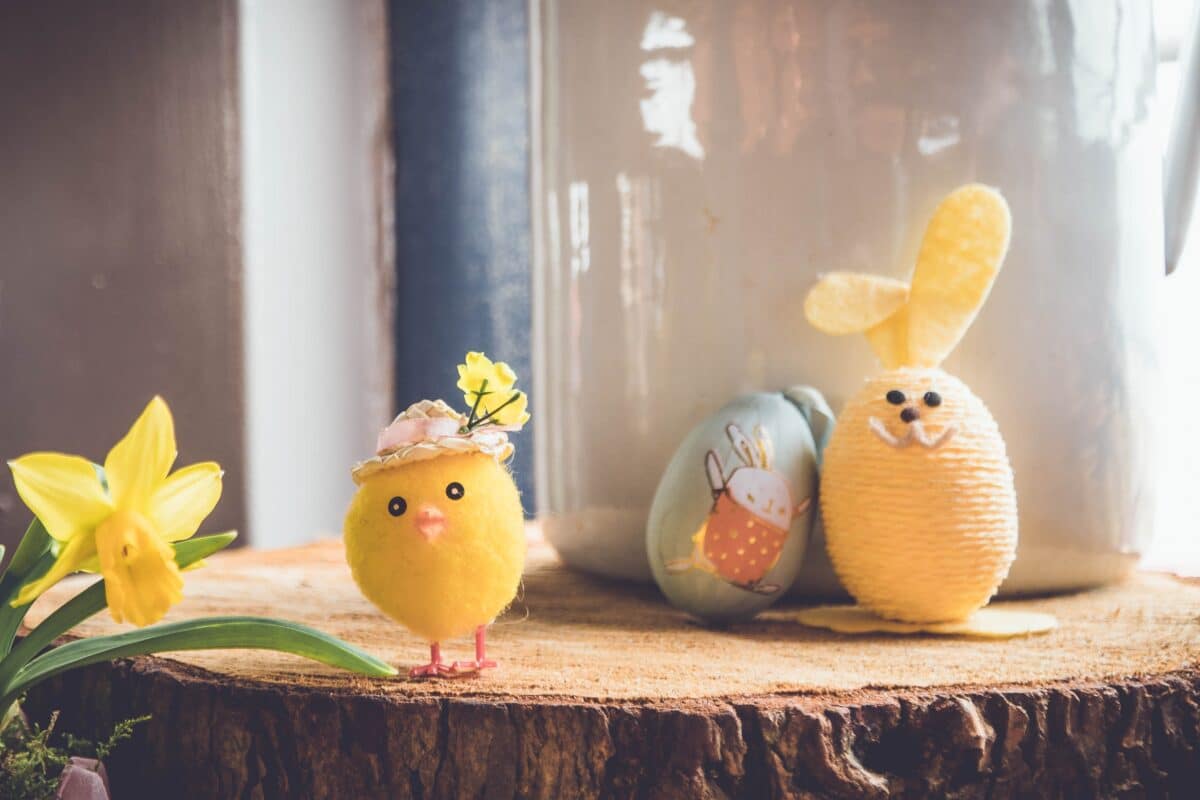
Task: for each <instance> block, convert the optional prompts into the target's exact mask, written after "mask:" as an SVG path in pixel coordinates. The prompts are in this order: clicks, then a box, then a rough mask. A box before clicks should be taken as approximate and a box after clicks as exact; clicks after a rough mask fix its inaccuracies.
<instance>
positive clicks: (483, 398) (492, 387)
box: [457, 352, 529, 427]
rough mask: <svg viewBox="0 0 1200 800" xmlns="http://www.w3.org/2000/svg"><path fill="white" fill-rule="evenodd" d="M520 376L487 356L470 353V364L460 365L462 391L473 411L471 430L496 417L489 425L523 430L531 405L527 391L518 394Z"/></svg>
mask: <svg viewBox="0 0 1200 800" xmlns="http://www.w3.org/2000/svg"><path fill="white" fill-rule="evenodd" d="M516 383H517V373H515V372H513V370H512V367H510V366H509V365H508V364H505V363H504V362H503V361H497V362H495V363H493V362H492V360H491V359H490V358H488V357H487V356H486V355H484V354H483V353H477V352H470V353H467V358H466V363H465V364H459V365H458V384H457V385H458V388H459V389H461V390H462V392H463V399H464V400H465V401H466V404H467V408H469V409H471V411H472V413H471V419H470V424H469V427H470V426H471V425H472V424H473V423H474V422H475V421H477V420H481V419H484V418H486V417H488V415H492V416H491V417H490V419H488V422H495V423H496V424H497V425H506V426H508V425H512V426H516V427H520V426H521V425H524V424H525V423H526V422H528V421H529V413H528V412H527V411H526V410H525V409H526V406H527V404H528V402H529V400H528V398H527V397H526V396H525V393H524V392H514V391H513V387H514V386H515V385H516Z"/></svg>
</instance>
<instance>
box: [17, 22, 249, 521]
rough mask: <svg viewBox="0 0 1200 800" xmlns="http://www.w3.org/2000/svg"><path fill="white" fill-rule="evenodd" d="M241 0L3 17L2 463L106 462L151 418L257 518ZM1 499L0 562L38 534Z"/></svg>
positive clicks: (232, 510)
mask: <svg viewBox="0 0 1200 800" xmlns="http://www.w3.org/2000/svg"><path fill="white" fill-rule="evenodd" d="M237 16H238V13H237V4H236V0H212V2H203V3H193V2H147V1H146V0H111V2H105V3H88V2H78V1H77V0H47V2H37V3H3V4H0V119H2V120H3V122H2V123H0V131H2V133H0V412H2V413H0V455H3V457H4V458H12V457H14V456H17V455H20V454H21V453H24V452H27V451H30V450H35V449H37V450H64V451H66V452H71V453H80V454H83V455H86V456H88V457H89V458H92V459H94V460H98V461H102V460H103V458H104V455H105V453H106V452H107V449H108V447H110V446H111V445H112V444H114V443H115V442H116V440H117V439H118V438H120V437H121V436H122V435H124V433H125V430H126V429H127V428H128V426H129V425H130V423H131V422H132V421H133V420H134V418H136V416H137V415H138V413H139V412H140V411H141V409H142V407H143V406H144V405H145V404H146V402H147V401H148V400H149V399H150V398H151V397H152V396H153V395H154V394H155V393H161V394H162V395H163V396H164V397H165V398H166V399H167V401H168V402H169V403H170V405H171V407H172V409H173V410H174V411H175V416H176V421H177V434H178V438H179V442H180V458H181V460H182V462H183V463H188V462H192V461H197V460H202V459H215V460H217V461H220V462H221V463H222V464H224V465H225V466H226V468H227V470H228V482H227V484H226V489H225V496H224V499H223V500H222V502H221V504H220V506H219V507H218V509H217V511H216V513H215V514H214V515H213V517H212V519H211V522H210V523H209V526H210V529H212V530H218V529H220V528H227V527H235V526H237V525H240V524H241V522H242V520H243V519H244V517H245V508H246V505H245V498H246V494H245V491H244V478H245V472H244V469H243V463H244V458H243V454H244V449H245V444H246V439H245V436H244V425H245V419H246V418H245V402H244V399H243V390H244V382H243V376H244V371H243V368H242V364H243V337H242V330H243V325H242V274H243V273H242V255H241V238H240V235H239V230H240V214H241V200H240V198H241V192H240V189H239V181H240V168H239V158H238V147H239V145H238V103H237V97H238V72H237V47H238V40H237ZM5 473H6V474H5V475H4V476H3V477H2V479H0V542H3V543H4V544H9V545H11V544H12V543H13V542H14V541H15V540H16V538H17V537H18V536H19V534H20V532H22V531H23V530H24V528H25V526H26V524H27V523H28V522H29V514H28V512H27V511H26V510H25V508H24V506H23V505H22V504H21V502H20V500H19V499H18V498H17V496H16V492H15V491H14V489H13V486H12V482H11V480H10V478H9V476H8V475H7V470H5Z"/></svg>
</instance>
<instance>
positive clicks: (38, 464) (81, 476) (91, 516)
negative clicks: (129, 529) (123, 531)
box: [8, 453, 113, 542]
mask: <svg viewBox="0 0 1200 800" xmlns="http://www.w3.org/2000/svg"><path fill="white" fill-rule="evenodd" d="M8 466H9V467H10V468H11V469H12V473H13V482H14V483H15V484H16V486H17V494H19V495H20V496H21V499H22V500H24V501H25V505H27V506H29V510H30V511H32V512H33V513H34V515H35V516H36V517H37V518H38V519H40V520H41V521H42V524H43V525H45V526H46V532H47V533H49V534H50V535H51V536H53V537H54V538H55V539H58V540H59V541H61V542H65V541H68V540H70V539H73V538H75V537H76V536H78V535H79V534H81V533H83V532H86V531H91V530H92V529H94V528H95V527H96V525H98V524H99V523H100V522H101V521H102V520H103V519H104V518H105V517H107V516H108V515H109V514H110V513H112V508H113V506H112V501H111V500H109V497H108V494H107V493H105V491H104V486H103V485H101V483H100V477H99V476H98V475H97V474H96V468H95V467H94V466H93V465H92V463H91V462H90V461H88V460H87V459H86V458H80V457H79V456H68V455H64V454H62V453H30V454H29V455H26V456H21V457H20V458H18V459H15V460H13V461H10V462H8Z"/></svg>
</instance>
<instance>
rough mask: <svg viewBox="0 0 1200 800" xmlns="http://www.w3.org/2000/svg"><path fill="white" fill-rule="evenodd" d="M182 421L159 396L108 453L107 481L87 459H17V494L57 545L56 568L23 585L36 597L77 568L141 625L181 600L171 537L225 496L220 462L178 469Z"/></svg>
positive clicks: (195, 524)
mask: <svg viewBox="0 0 1200 800" xmlns="http://www.w3.org/2000/svg"><path fill="white" fill-rule="evenodd" d="M175 456H176V451H175V424H174V422H173V420H172V419H171V411H170V409H169V408H168V407H167V404H166V402H165V401H163V399H162V398H161V397H155V398H154V399H153V400H151V401H150V403H149V404H148V405H147V406H146V409H145V410H144V411H143V412H142V414H141V416H140V417H138V419H137V421H136V422H134V423H133V427H132V428H130V429H129V433H127V434H126V435H125V438H123V439H122V440H121V441H119V442H117V444H116V445H114V446H113V448H112V450H110V451H109V452H108V457H107V458H105V459H104V477H105V480H106V481H107V484H108V485H107V487H105V485H104V483H102V482H101V480H100V476H99V474H98V472H97V470H96V468H95V467H94V466H93V465H92V463H91V462H89V461H88V460H87V459H86V458H82V457H81V456H73V455H65V454H63V453H30V454H29V455H25V456H21V457H20V458H18V459H15V460H13V461H10V462H9V467H10V468H11V469H12V473H13V480H14V482H15V483H16V486H17V493H18V494H20V495H21V499H22V500H24V501H25V505H27V506H29V509H30V510H31V511H32V512H33V513H34V514H35V515H36V516H37V517H38V519H40V520H41V521H42V524H43V525H44V526H45V528H46V531H47V532H48V533H49V534H50V536H51V537H53V538H54V539H55V540H56V541H57V543H58V548H59V550H58V555H57V559H56V560H55V562H54V565H53V566H52V567H51V568H50V570H49V571H48V572H47V573H46V574H45V575H44V576H42V577H41V578H40V579H39V580H37V581H34V582H33V583H30V584H28V585H27V586H25V587H24V588H22V590H21V592H20V593H19V594H18V595H17V597H16V598H15V599H14V600H13V605H14V606H16V605H23V604H25V603H29V602H32V601H33V600H34V599H35V598H36V597H37V596H38V595H40V594H41V593H42V592H44V591H46V590H47V589H48V588H50V587H51V586H53V585H54V584H55V583H57V582H58V581H59V580H61V579H62V578H64V577H65V576H67V575H69V574H71V573H72V572H76V571H79V570H87V571H91V572H100V573H101V574H102V575H103V576H104V588H105V596H106V600H107V602H108V609H109V612H110V613H111V614H112V617H113V619H114V620H116V621H117V622H125V621H128V622H131V623H133V624H134V625H137V626H139V627H141V626H145V625H150V624H152V623H154V622H157V621H158V620H160V619H162V617H163V615H164V614H166V612H167V609H169V608H170V607H171V606H172V605H174V604H175V603H178V602H179V601H180V600H181V599H182V598H183V578H182V577H181V576H180V574H179V567H178V566H177V565H176V563H175V557H174V551H173V550H172V548H171V546H170V543H171V542H178V541H181V540H183V539H187V538H189V537H191V536H192V534H194V533H195V532H196V530H197V529H198V528H199V527H200V523H201V522H203V521H204V518H205V517H207V516H208V515H209V513H210V512H211V511H212V509H213V507H214V506H215V505H216V504H217V500H218V499H220V497H221V475H222V473H221V468H220V466H218V465H217V464H216V463H214V462H211V461H208V462H204V463H200V464H192V465H191V466H189V467H184V468H183V469H181V470H178V471H176V472H175V473H173V474H168V473H170V470H171V466H172V465H173V464H174V463H175Z"/></svg>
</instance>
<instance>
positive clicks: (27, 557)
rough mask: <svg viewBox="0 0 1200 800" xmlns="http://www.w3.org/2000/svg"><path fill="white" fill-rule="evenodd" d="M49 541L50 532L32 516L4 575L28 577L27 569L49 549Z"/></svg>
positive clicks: (30, 568) (8, 596)
mask: <svg viewBox="0 0 1200 800" xmlns="http://www.w3.org/2000/svg"><path fill="white" fill-rule="evenodd" d="M51 541H52V540H51V539H50V534H49V533H47V532H46V527H45V526H44V525H42V521H41V520H40V519H38V518H37V517H34V518H33V522H31V523H29V527H28V528H27V529H26V530H25V535H24V536H22V537H21V543H20V544H19V545H17V552H15V553H13V558H12V563H11V564H9V565H8V571H7V572H6V573H5V575H4V577H5V578H8V577H9V576H10V575H13V576H15V577H17V578H21V579H23V578H26V577H28V575H29V571H30V570H32V569H33V567H34V565H35V564H37V562H38V559H40V558H41V557H42V556H43V555H45V554H46V553H47V552H49V551H50V543H51ZM22 582H24V581H22ZM13 594H15V592H13V593H11V594H9V595H7V596H5V598H4V599H5V600H6V601H7V600H11V599H12V595H13Z"/></svg>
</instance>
